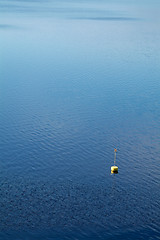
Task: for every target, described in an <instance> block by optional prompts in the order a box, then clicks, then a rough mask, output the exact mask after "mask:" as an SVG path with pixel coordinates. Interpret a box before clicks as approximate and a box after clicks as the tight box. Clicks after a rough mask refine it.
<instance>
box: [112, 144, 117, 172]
mask: <svg viewBox="0 0 160 240" xmlns="http://www.w3.org/2000/svg"><path fill="white" fill-rule="evenodd" d="M116 153H117V149H116V148H115V149H114V166H112V167H111V173H118V167H117V166H116Z"/></svg>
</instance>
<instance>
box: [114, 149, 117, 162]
mask: <svg viewBox="0 0 160 240" xmlns="http://www.w3.org/2000/svg"><path fill="white" fill-rule="evenodd" d="M116 152H117V149H116V148H115V149H114V166H115V165H116Z"/></svg>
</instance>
